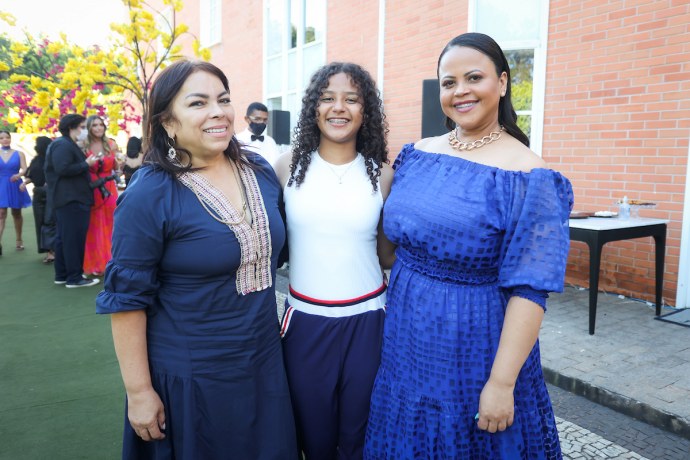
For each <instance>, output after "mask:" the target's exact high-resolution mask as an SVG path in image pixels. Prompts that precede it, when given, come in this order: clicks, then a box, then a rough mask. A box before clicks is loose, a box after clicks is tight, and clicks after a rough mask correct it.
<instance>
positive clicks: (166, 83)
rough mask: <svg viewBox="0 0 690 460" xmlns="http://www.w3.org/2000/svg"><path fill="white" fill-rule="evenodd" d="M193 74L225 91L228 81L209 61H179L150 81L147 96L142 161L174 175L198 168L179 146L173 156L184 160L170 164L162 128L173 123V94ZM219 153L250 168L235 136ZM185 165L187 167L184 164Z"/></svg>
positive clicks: (227, 88)
mask: <svg viewBox="0 0 690 460" xmlns="http://www.w3.org/2000/svg"><path fill="white" fill-rule="evenodd" d="M195 72H207V73H210V74H211V75H214V76H216V77H218V79H219V80H220V81H221V83H222V84H223V88H225V89H226V90H228V91H229V89H230V86H229V84H228V79H227V77H226V76H225V74H224V73H223V71H222V70H220V69H219V68H218V67H216V66H215V65H213V64H211V63H210V62H203V61H193V60H186V59H181V60H179V61H175V62H174V63H173V64H171V65H170V66H168V67H166V68H165V70H163V71H162V72H161V73H160V75H159V76H158V78H156V81H155V82H153V86H152V87H151V92H150V93H149V98H148V113H147V116H146V119H145V122H144V124H145V126H146V136H147V137H146V139H145V141H146V142H145V144H146V145H145V150H146V153H145V155H144V161H145V162H146V163H150V164H154V165H156V166H157V167H159V168H161V169H163V170H165V171H167V172H169V173H170V174H172V175H174V176H177V175H179V174H182V173H184V172H187V171H197V170H199V169H200V168H193V167H192V162H191V155H190V153H189V152H187V151H186V150H184V149H182V148H180V147H176V150H177V154H178V155H179V156H180V157H181V159H185V160H186V161H180V163H182V164H181V165H180V164H177V163H173V162H172V161H170V159H169V158H168V149H169V148H170V147H171V145H170V143H171V142H174V140H171V139H170V138H169V137H168V133H167V132H166V131H165V128H164V126H163V125H164V124H165V123H167V122H169V121H171V120H174V117H173V113H172V104H173V100H174V99H175V96H177V93H179V92H180V89H182V86H183V85H184V83H185V82H186V81H187V78H189V76H190V75H192V74H193V73H195ZM223 154H224V155H225V157H226V158H228V159H230V160H234V161H237V162H238V163H240V164H242V165H246V166H249V167H252V166H251V164H250V163H249V161H248V160H247V159H246V157H245V155H243V154H242V150H241V147H240V144H239V142H238V141H237V139H236V138H235V136H232V139H231V140H230V144H228V148H226V149H225V151H224V152H223ZM185 157H186V158H185ZM185 162H186V163H187V164H184V163H185Z"/></svg>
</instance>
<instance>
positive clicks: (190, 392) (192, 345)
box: [96, 155, 297, 460]
mask: <svg viewBox="0 0 690 460" xmlns="http://www.w3.org/2000/svg"><path fill="white" fill-rule="evenodd" d="M252 161H255V162H256V165H257V169H256V170H255V175H256V178H257V181H258V184H259V187H260V190H261V194H262V196H263V200H264V205H265V208H266V212H267V215H268V219H269V222H270V234H271V235H270V237H271V242H272V248H273V249H272V261H271V273H272V274H273V277H274V279H275V270H276V263H277V257H278V253H279V252H280V250H281V248H282V246H283V242H284V240H285V227H284V224H283V220H282V218H281V216H280V214H279V210H278V202H279V201H278V200H279V194H280V185H279V183H278V180H277V178H276V176H275V173H274V172H273V169H271V167H270V166H269V165H268V163H267V162H266V161H265V160H263V159H262V158H261V157H259V156H258V155H253V156H252ZM239 264H240V248H239V245H238V241H237V239H236V237H235V235H234V233H233V232H232V231H231V230H230V229H229V227H228V226H227V225H225V224H222V223H220V222H218V221H216V220H215V219H213V218H212V217H211V216H210V215H209V214H208V213H207V211H206V210H204V208H203V207H202V206H201V204H200V202H199V200H198V199H197V198H196V196H195V195H194V193H193V192H192V191H191V190H189V189H188V188H187V187H185V186H184V185H182V184H181V183H180V182H179V181H177V180H175V179H173V178H172V176H171V175H169V174H168V173H166V172H164V171H162V170H160V169H154V168H153V167H151V166H144V167H142V168H141V169H140V170H139V171H137V172H136V173H135V174H134V176H133V178H132V181H131V182H130V184H129V186H128V187H127V189H126V190H125V191H124V192H123V193H122V195H121V196H120V197H119V199H118V206H117V208H116V211H115V226H114V232H113V258H112V260H111V261H110V262H109V264H108V266H107V269H106V273H105V282H104V283H105V284H104V290H103V291H102V292H101V293H100V294H99V295H98V298H97V306H96V308H97V312H98V313H115V312H122V311H130V310H138V309H145V310H146V313H147V321H148V324H147V345H148V356H149V363H150V369H151V377H152V380H153V386H154V389H155V390H156V391H157V392H158V394H159V396H160V397H161V400H162V402H163V404H164V406H165V416H166V430H165V431H166V439H165V440H162V441H154V442H144V441H142V440H141V439H140V438H139V437H137V435H136V433H135V432H134V431H133V430H132V428H131V426H130V424H129V422H128V420H127V415H126V414H125V429H124V443H123V455H122V456H123V458H125V459H173V458H174V459H178V460H179V459H202V458H203V459H227V458H233V459H246V460H250V459H251V460H256V459H264V460H269V459H270V460H284V459H294V458H296V456H297V447H296V440H295V428H294V421H293V415H292V407H291V403H290V395H289V391H288V386H287V378H286V376H285V369H284V366H283V358H282V351H281V344H280V333H279V324H278V318H277V310H276V298H275V284H273V286H271V287H270V288H268V289H264V290H261V291H257V292H252V293H250V294H247V295H239V294H238V293H237V289H236V285H235V272H236V270H237V267H238V266H239Z"/></svg>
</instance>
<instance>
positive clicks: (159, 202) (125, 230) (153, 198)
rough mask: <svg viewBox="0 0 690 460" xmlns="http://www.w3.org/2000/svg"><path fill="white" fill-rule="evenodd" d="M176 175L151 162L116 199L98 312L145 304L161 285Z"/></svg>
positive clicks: (127, 309) (139, 307)
mask: <svg viewBox="0 0 690 460" xmlns="http://www.w3.org/2000/svg"><path fill="white" fill-rule="evenodd" d="M173 180H174V179H173V178H172V177H171V176H170V175H169V174H167V173H165V172H163V171H160V170H159V171H156V170H154V169H153V168H152V167H150V166H148V167H144V168H142V169H140V170H139V171H137V172H136V173H135V174H134V176H133V177H132V180H131V182H130V184H129V186H128V187H127V189H126V190H125V191H124V192H123V193H122V194H121V195H120V197H119V198H118V200H117V207H116V209H115V216H114V228H113V246H112V259H111V260H110V262H108V265H107V267H106V270H105V281H104V286H103V291H101V292H100V293H99V294H98V296H97V297H96V312H97V313H116V312H122V311H131V310H140V309H146V308H147V307H148V306H150V305H151V304H152V302H153V301H154V299H155V296H156V295H157V291H158V287H159V284H158V277H157V271H158V265H159V262H160V260H161V258H162V256H163V251H164V248H165V239H166V237H165V235H166V232H167V231H168V226H169V216H170V212H169V209H167V207H168V206H169V204H167V203H169V201H170V200H169V199H167V198H169V197H170V196H171V189H172V186H173Z"/></svg>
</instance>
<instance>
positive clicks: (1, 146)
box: [0, 131, 31, 256]
mask: <svg viewBox="0 0 690 460" xmlns="http://www.w3.org/2000/svg"><path fill="white" fill-rule="evenodd" d="M11 142H12V137H11V136H10V133H9V132H8V131H0V256H1V255H2V244H1V243H2V234H3V232H4V231H5V222H6V221H7V208H10V209H11V210H12V220H13V221H14V233H15V237H16V241H17V244H16V246H15V247H16V249H17V251H22V250H23V249H24V241H22V227H23V226H24V217H23V216H22V208H28V207H29V206H31V196H29V192H27V191H26V186H25V185H24V181H23V180H22V176H23V175H24V174H25V173H26V156H25V155H24V152H21V151H19V150H17V149H12V146H11V145H10V144H11Z"/></svg>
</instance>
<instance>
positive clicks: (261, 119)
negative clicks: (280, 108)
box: [237, 102, 280, 165]
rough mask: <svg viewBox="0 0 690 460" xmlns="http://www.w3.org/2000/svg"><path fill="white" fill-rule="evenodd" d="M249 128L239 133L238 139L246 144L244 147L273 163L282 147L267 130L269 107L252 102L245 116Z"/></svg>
mask: <svg viewBox="0 0 690 460" xmlns="http://www.w3.org/2000/svg"><path fill="white" fill-rule="evenodd" d="M244 121H245V122H247V129H245V130H244V131H242V132H241V133H239V134H237V140H238V141H240V143H241V144H244V148H246V149H248V150H250V151H252V152H255V153H258V154H259V155H261V156H262V157H264V158H265V159H266V161H268V162H269V163H270V164H271V165H272V164H274V163H275V161H276V160H277V159H278V157H279V156H280V149H279V148H278V145H277V144H276V141H275V140H274V139H273V138H272V137H271V136H269V135H268V134H267V133H266V132H265V131H266V125H267V124H268V108H266V106H265V105H263V104H262V103H261V102H252V103H251V104H249V106H248V107H247V115H246V116H245V117H244Z"/></svg>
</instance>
